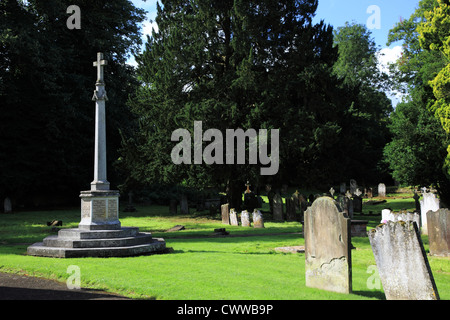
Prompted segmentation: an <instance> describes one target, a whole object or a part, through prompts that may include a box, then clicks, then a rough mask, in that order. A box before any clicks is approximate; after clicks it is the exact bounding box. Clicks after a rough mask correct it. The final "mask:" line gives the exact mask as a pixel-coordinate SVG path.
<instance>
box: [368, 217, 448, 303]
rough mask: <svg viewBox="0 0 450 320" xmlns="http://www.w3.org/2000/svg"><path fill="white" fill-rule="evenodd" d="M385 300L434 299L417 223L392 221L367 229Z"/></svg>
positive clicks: (431, 278)
mask: <svg viewBox="0 0 450 320" xmlns="http://www.w3.org/2000/svg"><path fill="white" fill-rule="evenodd" d="M368 235H369V240H370V245H371V246H372V251H373V254H374V256H375V261H376V264H377V268H378V273H379V275H380V279H381V283H382V285H383V289H384V293H385V295H386V299H387V300H438V299H439V294H438V291H437V288H436V284H435V282H434V278H433V274H432V272H431V269H430V266H429V264H428V259H427V256H426V254H425V250H424V248H423V244H422V239H421V237H420V233H419V229H418V227H417V224H416V223H415V222H413V221H407V222H404V221H401V222H392V221H389V222H388V223H386V224H382V225H381V226H378V227H376V228H375V229H372V230H370V231H369V234H368Z"/></svg>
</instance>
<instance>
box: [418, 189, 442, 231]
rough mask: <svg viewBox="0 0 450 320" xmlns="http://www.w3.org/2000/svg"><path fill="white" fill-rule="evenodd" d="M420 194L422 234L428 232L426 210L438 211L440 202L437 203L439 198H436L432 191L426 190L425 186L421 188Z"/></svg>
mask: <svg viewBox="0 0 450 320" xmlns="http://www.w3.org/2000/svg"><path fill="white" fill-rule="evenodd" d="M422 196H423V199H422V200H420V215H421V217H422V219H421V222H422V234H428V228H427V212H428V211H438V210H439V207H440V204H439V199H437V198H436V196H435V195H434V194H433V193H431V192H427V189H426V188H423V189H422Z"/></svg>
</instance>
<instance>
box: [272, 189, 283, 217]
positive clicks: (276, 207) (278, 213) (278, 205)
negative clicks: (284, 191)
mask: <svg viewBox="0 0 450 320" xmlns="http://www.w3.org/2000/svg"><path fill="white" fill-rule="evenodd" d="M273 219H274V220H275V221H283V220H284V217H283V198H282V197H281V195H280V194H279V193H278V192H277V193H276V194H275V196H274V197H273Z"/></svg>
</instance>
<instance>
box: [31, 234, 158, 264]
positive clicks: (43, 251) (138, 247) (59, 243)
mask: <svg viewBox="0 0 450 320" xmlns="http://www.w3.org/2000/svg"><path fill="white" fill-rule="evenodd" d="M165 250H166V243H165V241H164V239H158V238H152V235H151V234H150V233H143V232H142V233H141V232H139V228H121V229H119V230H84V229H63V230H60V231H59V232H58V235H57V236H49V237H47V238H45V239H44V240H43V242H38V243H35V244H33V245H31V246H30V247H28V249H27V253H28V255H32V256H41V257H55V258H82V257H127V256H138V255H144V254H152V253H164V252H165Z"/></svg>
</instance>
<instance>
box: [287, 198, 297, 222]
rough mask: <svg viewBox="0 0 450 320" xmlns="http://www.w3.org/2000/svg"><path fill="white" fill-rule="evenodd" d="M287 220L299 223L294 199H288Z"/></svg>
mask: <svg viewBox="0 0 450 320" xmlns="http://www.w3.org/2000/svg"><path fill="white" fill-rule="evenodd" d="M286 220H287V221H297V220H298V219H297V212H296V205H295V199H294V198H286Z"/></svg>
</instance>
